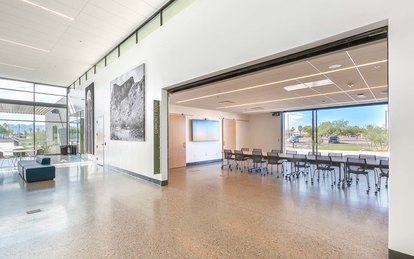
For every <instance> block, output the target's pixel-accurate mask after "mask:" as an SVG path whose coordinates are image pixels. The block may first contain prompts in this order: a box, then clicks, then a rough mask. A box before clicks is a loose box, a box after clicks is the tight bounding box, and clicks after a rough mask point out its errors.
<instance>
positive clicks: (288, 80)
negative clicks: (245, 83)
mask: <svg viewBox="0 0 414 259" xmlns="http://www.w3.org/2000/svg"><path fill="white" fill-rule="evenodd" d="M387 61H388V60H387V59H385V60H380V61H375V62H370V63H366V64H361V65H357V66H351V67H345V68H340V69H336V70H332V71H327V72H320V73H316V74H311V75H307V76H300V77H295V78H289V79H285V80H281V81H275V82H270V83H265V84H260V85H255V86H249V87H245V88H240V89H236V90H231V91H225V92H221V93H215V94H208V95H204V96H199V97H194V98H189V99H185V100H181V101H178V102H176V103H177V104H178V103H185V102H191V101H195V100H200V99H205V98H209V97H214V96H218V95H222V94H231V93H236V92H241V91H246V90H251V89H256V88H260V87H265V86H269V85H275V84H280V83H285V82H290V81H294V80H300V79H304V78H310V77H314V76H319V75H326V74H331V73H335V72H340V71H345V70H350V69H355V67H365V66H371V65H374V64H379V63H384V62H387ZM371 88H372V87H371Z"/></svg>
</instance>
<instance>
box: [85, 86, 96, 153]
mask: <svg viewBox="0 0 414 259" xmlns="http://www.w3.org/2000/svg"><path fill="white" fill-rule="evenodd" d="M94 100H95V98H94V86H93V83H92V84H90V85H89V86H88V87H86V88H85V140H86V141H85V153H86V154H94V145H95V144H94V142H95V141H94V140H95V134H94V132H95V130H94V126H95V123H94V121H95V119H94V113H95V105H94Z"/></svg>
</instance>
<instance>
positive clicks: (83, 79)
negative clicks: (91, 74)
mask: <svg viewBox="0 0 414 259" xmlns="http://www.w3.org/2000/svg"><path fill="white" fill-rule="evenodd" d="M85 82H86V73H85V74H83V75H82V76H81V77H80V83H81V84H83V83H85Z"/></svg>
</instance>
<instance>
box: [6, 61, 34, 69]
mask: <svg viewBox="0 0 414 259" xmlns="http://www.w3.org/2000/svg"><path fill="white" fill-rule="evenodd" d="M0 65H3V66H8V67H16V68H21V69H26V70H35V69H34V68H31V67H23V66H18V65H13V64H9V63H4V62H0Z"/></svg>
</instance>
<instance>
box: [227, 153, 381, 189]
mask: <svg viewBox="0 0 414 259" xmlns="http://www.w3.org/2000/svg"><path fill="white" fill-rule="evenodd" d="M223 154H224V152H223ZM231 154H232V156H235V155H236V153H234V152H232V153H231ZM275 154H278V156H279V158H280V159H281V160H285V161H286V162H294V161H296V162H297V161H301V160H303V161H307V162H309V163H310V164H316V155H306V159H300V158H297V157H293V154H285V153H275ZM243 156H244V157H247V158H251V157H252V156H253V154H252V152H251V151H247V152H243ZM223 157H224V156H223ZM262 157H263V159H267V153H266V154H262ZM319 157H328V156H319ZM348 158H357V159H358V158H359V156H358V155H345V156H342V157H335V156H331V159H332V166H334V167H338V168H339V181H338V186H340V184H341V182H342V185H345V183H346V180H347V179H346V176H347V170H346V168H347V167H346V163H347V159H348ZM365 160H366V163H367V170H375V169H376V168H379V166H380V161H381V160H388V157H376V159H365ZM342 168H343V170H342ZM341 171H343V177H341Z"/></svg>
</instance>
